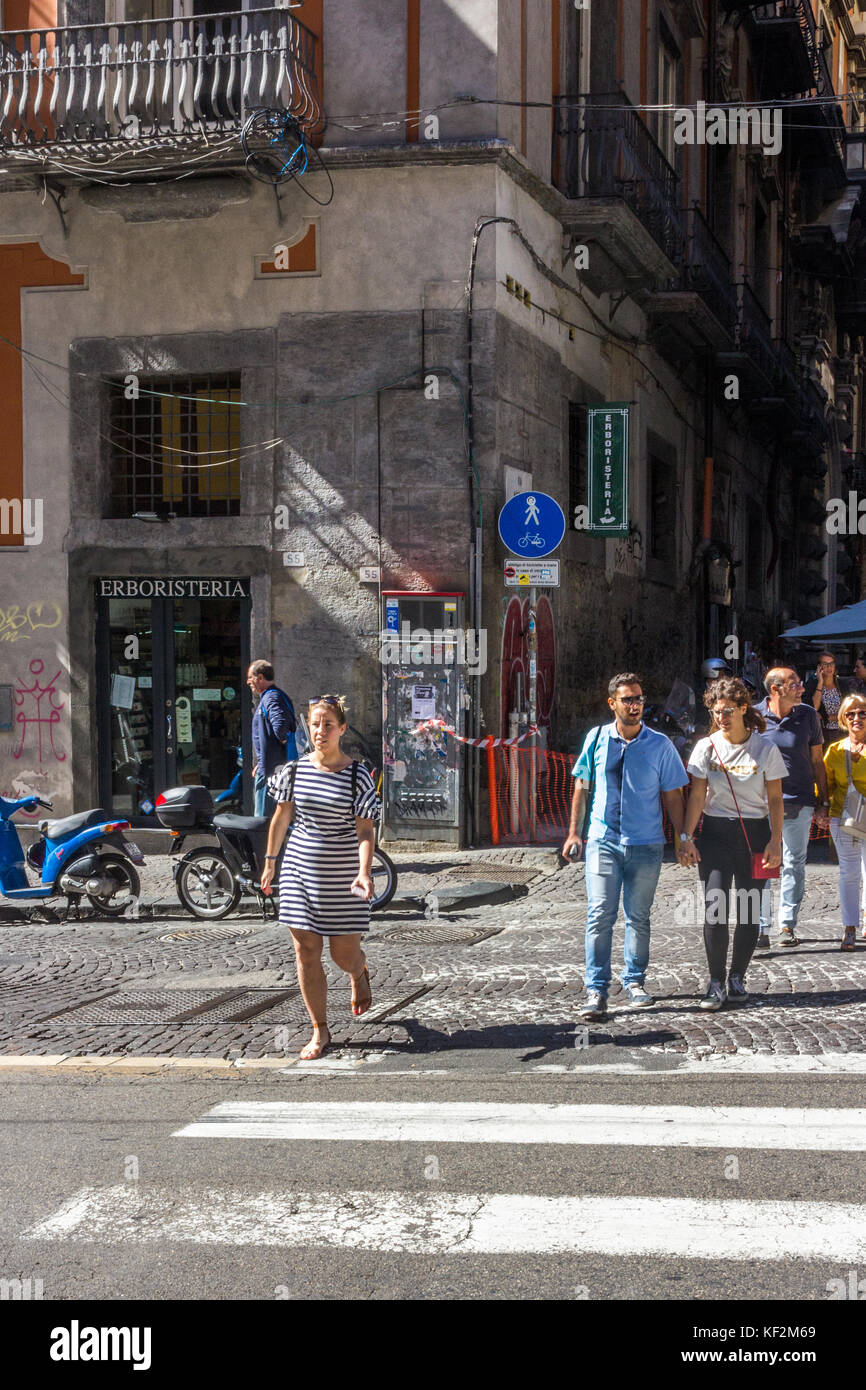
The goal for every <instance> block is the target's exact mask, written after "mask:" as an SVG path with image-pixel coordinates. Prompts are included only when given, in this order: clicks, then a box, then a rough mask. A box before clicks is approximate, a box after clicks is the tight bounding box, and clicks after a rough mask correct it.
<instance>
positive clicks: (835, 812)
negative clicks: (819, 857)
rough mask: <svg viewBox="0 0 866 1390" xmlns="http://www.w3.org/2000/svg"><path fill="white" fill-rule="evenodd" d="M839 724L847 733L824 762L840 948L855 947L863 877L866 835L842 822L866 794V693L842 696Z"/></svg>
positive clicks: (849, 948) (865, 865)
mask: <svg viewBox="0 0 866 1390" xmlns="http://www.w3.org/2000/svg"><path fill="white" fill-rule="evenodd" d="M839 726H840V728H841V729H843V730H844V732H845V734H846V735H847V737H845V738H841V739H839V740H838V742H836V743H831V744H830V747H829V748H828V749H827V751H826V753H825V754H824V766H825V767H826V769H827V790H828V792H829V794H830V834H831V835H832V836H833V844H834V845H835V846H836V854H837V855H838V857H839V906H840V907H841V909H842V927H843V933H842V945H841V948H840V949H841V950H843V951H854V950H856V949H857V918H858V916H859V913H860V897H861V885H862V884H863V881H864V879H866V839H863V838H861V837H859V836H855V835H851V834H850V833H849V832H848V831H847V830H845V829H844V828H843V825H842V822H843V821H844V820H845V818H846V817H847V816H850V815H853V814H854V812H855V810H856V806H857V797H858V796H866V756H864V755H866V695H846V696H845V699H844V700H843V701H842V703H841V705H840V706H839Z"/></svg>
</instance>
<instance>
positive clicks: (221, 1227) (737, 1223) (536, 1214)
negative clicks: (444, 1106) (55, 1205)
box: [24, 1183, 866, 1265]
mask: <svg viewBox="0 0 866 1390" xmlns="http://www.w3.org/2000/svg"><path fill="white" fill-rule="evenodd" d="M24 1238H25V1239H29V1240H34V1241H62V1240H69V1241H86V1242H93V1243H100V1244H105V1243H110V1244H118V1243H123V1244H130V1243H135V1244H139V1243H142V1242H147V1241H169V1242H176V1243H192V1244H196V1245H220V1246H241V1245H244V1246H246V1245H251V1246H276V1247H279V1248H282V1249H289V1248H299V1247H306V1248H320V1249H321V1248H325V1247H328V1248H336V1249H343V1250H376V1251H379V1252H386V1253H401V1254H409V1255H505V1254H548V1255H567V1254H598V1255H609V1256H661V1257H663V1256H671V1257H680V1258H694V1259H705V1260H721V1259H724V1260H749V1261H750V1262H754V1261H755V1260H784V1259H790V1258H794V1257H796V1258H800V1259H808V1260H818V1259H821V1260H825V1261H826V1260H827V1259H828V1258H830V1257H831V1255H832V1260H833V1263H834V1265H837V1264H839V1263H840V1262H843V1263H844V1262H848V1263H853V1262H855V1261H862V1260H864V1259H866V1225H864V1221H863V1210H862V1208H861V1207H859V1206H856V1205H853V1204H849V1203H841V1202H839V1203H836V1202H782V1201H711V1200H696V1199H685V1198H674V1197H627V1196H616V1197H551V1196H536V1195H526V1194H502V1193H469V1192H456V1193H445V1192H429V1191H425V1192H420V1193H419V1192H395V1191H383V1192H375V1191H347V1192H342V1191H338V1192H287V1191H285V1190H284V1191H280V1192H244V1191H238V1190H235V1191H232V1190H228V1191H227V1190H225V1189H208V1190H193V1189H190V1188H187V1189H186V1190H183V1189H178V1188H176V1187H170V1188H169V1187H166V1188H149V1187H146V1186H143V1185H141V1184H130V1183H123V1184H119V1185H118V1186H115V1187H106V1188H84V1189H83V1190H82V1191H81V1192H79V1193H77V1194H76V1195H75V1196H74V1197H72V1198H71V1199H70V1200H69V1201H68V1202H66V1203H64V1205H63V1206H62V1207H60V1209H59V1210H58V1211H56V1212H55V1213H54V1215H53V1216H49V1217H48V1218H47V1219H46V1220H44V1221H41V1222H39V1223H38V1224H37V1225H35V1226H33V1227H31V1228H30V1229H29V1230H27V1231H25V1232H24Z"/></svg>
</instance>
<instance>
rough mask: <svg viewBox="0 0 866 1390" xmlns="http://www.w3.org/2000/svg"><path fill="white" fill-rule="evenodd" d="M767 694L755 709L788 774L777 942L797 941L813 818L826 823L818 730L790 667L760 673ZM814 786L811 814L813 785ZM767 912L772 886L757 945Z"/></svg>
mask: <svg viewBox="0 0 866 1390" xmlns="http://www.w3.org/2000/svg"><path fill="white" fill-rule="evenodd" d="M764 689H765V690H766V692H767V698H766V700H764V701H763V703H762V704H760V705H758V707H757V708H758V711H759V713H760V714H762V715H763V716H764V718H765V720H766V721H767V729H766V733H765V734H764V738H767V739H770V740H771V742H773V743H775V745H776V747H777V748H778V749H779V752H780V753H781V754H782V757H783V759H784V761H785V767H786V768H787V769H788V775H787V776H786V777H783V778H782V800H783V801H784V804H785V819H784V821H783V822H782V872H781V874H780V875H779V878H780V883H779V945H780V946H798V945H799V944H800V943H799V941H798V940H797V934H796V927H797V917H798V915H799V912H800V904H801V902H802V901H803V894H804V892H805V891H806V854H807V852H808V849H809V832H810V830H811V828H812V820H813V818H814V819H816V820H817V821H818V823H819V824H823V825H827V823H828V821H827V816H828V813H829V809H830V807H829V802H830V798H829V796H828V793H827V769H826V768H825V767H824V758H823V750H824V735H823V732H822V730H821V721H820V719H819V718H818V715H817V713H816V712H815V710H814V709H813V708H812V706H811V705H808V704H800V703H799V700H800V697H801V695H802V693H803V682H802V681H801V680H800V677H799V676H798V675H797V672H796V671H795V670H794V669H793V668H792V667H791V666H774V667H773V668H772V669H771V670H769V671H768V672H767V674H766V676H765V677H764ZM816 785H817V787H818V798H817V807H818V809H817V814H816V810H815V807H816V798H815V786H816ZM772 917H773V898H772V887H771V885H770V883H769V882H767V883H765V884H764V888H763V891H762V894H761V931H760V935H759V937H758V948H759V949H761V950H763V951H766V950H768V949H769V946H770V927H771V925H772Z"/></svg>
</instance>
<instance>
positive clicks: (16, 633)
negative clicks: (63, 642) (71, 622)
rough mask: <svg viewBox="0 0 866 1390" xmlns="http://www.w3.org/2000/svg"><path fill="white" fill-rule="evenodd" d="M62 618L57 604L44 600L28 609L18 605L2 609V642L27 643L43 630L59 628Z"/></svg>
mask: <svg viewBox="0 0 866 1390" xmlns="http://www.w3.org/2000/svg"><path fill="white" fill-rule="evenodd" d="M62 616H63V615H62V614H61V612H60V609H59V608H58V606H57V604H56V603H46V602H45V600H44V599H41V600H39V601H38V602H36V603H28V604H27V607H26V608H22V607H21V605H20V604H18V603H13V604H10V606H9V607H8V608H5V609H4V608H0V642H20V641H21V640H22V639H24V640H25V641H27V640H29V639H30V638H31V637H32V636H33V634H34V632H38V631H39V630H40V629H41V628H48V629H51V628H55V627H59V626H60V620H61V618H62Z"/></svg>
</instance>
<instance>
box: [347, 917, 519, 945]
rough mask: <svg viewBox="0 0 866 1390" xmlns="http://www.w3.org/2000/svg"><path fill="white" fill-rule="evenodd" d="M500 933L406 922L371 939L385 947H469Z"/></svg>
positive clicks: (432, 923)
mask: <svg viewBox="0 0 866 1390" xmlns="http://www.w3.org/2000/svg"><path fill="white" fill-rule="evenodd" d="M501 931H502V927H495V928H493V929H492V930H491V929H490V928H488V929H487V930H485V929H484V928H482V927H461V926H458V925H457V923H456V922H442V923H441V924H440V923H438V922H425V923H424V924H423V926H422V925H421V924H419V925H418V926H414V925H412V923H409V922H407V923H402V924H401V925H400V926H399V927H389V928H388V930H387V931H383V932H377V933H376V935H375V937H374V938H373V939H374V940H375V941H381V942H384V944H385V945H390V944H391V943H392V942H395V943H398V944H402V945H405V946H409V945H411V944H412V942H414V941H417V942H418V944H419V946H425V945H436V946H444V945H454V946H471V945H474V943H475V942H477V941H484V940H485V938H486V937H488V936H498V935H499V933H500V932H501Z"/></svg>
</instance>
